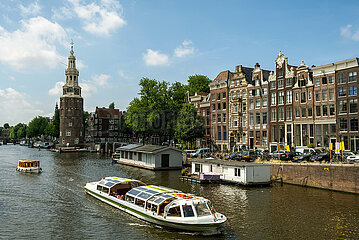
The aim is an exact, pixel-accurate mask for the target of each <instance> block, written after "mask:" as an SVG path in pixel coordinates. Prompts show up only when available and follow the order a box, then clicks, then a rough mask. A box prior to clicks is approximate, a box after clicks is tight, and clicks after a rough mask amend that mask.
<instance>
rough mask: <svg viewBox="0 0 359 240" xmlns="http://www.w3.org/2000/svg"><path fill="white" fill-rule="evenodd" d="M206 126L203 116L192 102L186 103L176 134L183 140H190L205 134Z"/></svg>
mask: <svg viewBox="0 0 359 240" xmlns="http://www.w3.org/2000/svg"><path fill="white" fill-rule="evenodd" d="M204 133H205V127H204V123H203V120H202V118H201V116H200V115H199V114H198V112H197V109H196V108H195V107H194V106H193V105H192V104H185V105H184V106H183V108H182V109H181V112H180V117H179V119H178V121H177V124H176V128H175V136H176V137H177V138H178V139H179V140H182V141H186V142H190V141H193V140H194V139H196V138H201V137H203V136H204Z"/></svg>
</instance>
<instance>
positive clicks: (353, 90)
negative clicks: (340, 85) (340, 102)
mask: <svg viewBox="0 0 359 240" xmlns="http://www.w3.org/2000/svg"><path fill="white" fill-rule="evenodd" d="M357 93H358V87H357V85H353V86H349V96H354V95H357Z"/></svg>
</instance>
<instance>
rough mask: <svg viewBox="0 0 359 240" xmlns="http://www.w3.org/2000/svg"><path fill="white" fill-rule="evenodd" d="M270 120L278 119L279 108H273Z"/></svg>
mask: <svg viewBox="0 0 359 240" xmlns="http://www.w3.org/2000/svg"><path fill="white" fill-rule="evenodd" d="M270 120H271V121H272V122H275V121H277V110H276V109H275V108H273V109H271V114H270Z"/></svg>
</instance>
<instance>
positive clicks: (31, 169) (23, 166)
mask: <svg viewBox="0 0 359 240" xmlns="http://www.w3.org/2000/svg"><path fill="white" fill-rule="evenodd" d="M16 170H17V171H19V172H26V173H41V172H42V168H41V167H40V161H38V160H19V163H18V166H17V168H16Z"/></svg>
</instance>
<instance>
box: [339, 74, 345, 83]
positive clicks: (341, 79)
mask: <svg viewBox="0 0 359 240" xmlns="http://www.w3.org/2000/svg"><path fill="white" fill-rule="evenodd" d="M338 83H339V84H343V83H346V79H345V73H339V74H338Z"/></svg>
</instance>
